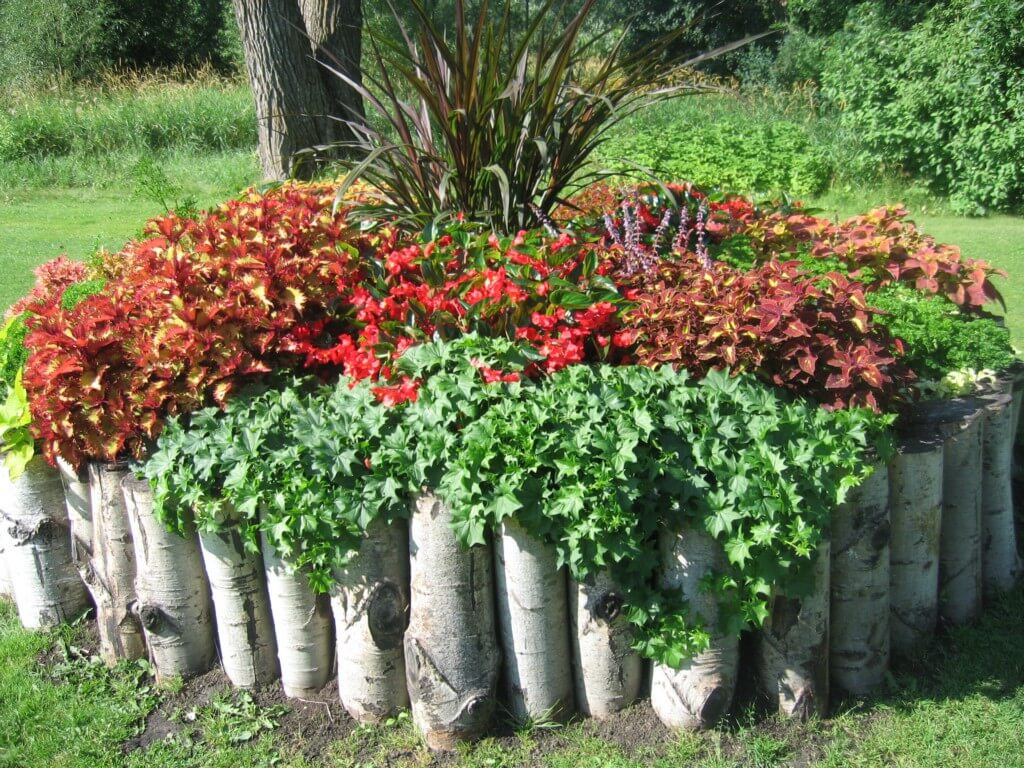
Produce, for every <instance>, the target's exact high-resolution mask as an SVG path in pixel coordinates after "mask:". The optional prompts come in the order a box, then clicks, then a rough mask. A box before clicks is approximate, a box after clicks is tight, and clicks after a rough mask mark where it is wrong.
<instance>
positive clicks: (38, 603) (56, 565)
mask: <svg viewBox="0 0 1024 768" xmlns="http://www.w3.org/2000/svg"><path fill="white" fill-rule="evenodd" d="M2 477H3V480H4V481H5V482H6V483H8V484H9V485H8V487H7V488H6V489H4V492H3V493H2V496H3V497H4V499H5V502H4V503H5V505H6V507H5V509H4V510H3V511H2V512H0V528H2V529H3V534H4V537H5V539H6V542H7V546H8V549H7V551H6V552H5V559H6V561H7V567H8V570H9V572H10V574H11V581H12V586H13V592H14V601H15V603H17V606H18V618H19V619H20V620H21V623H22V625H23V626H24V627H26V628H28V629H47V628H50V627H55V626H56V625H57V624H59V623H60V622H62V621H70V620H72V619H75V618H77V617H78V616H79V615H81V614H82V613H83V612H84V611H86V610H87V609H88V607H89V598H88V595H87V594H86V591H85V587H83V586H82V580H81V579H80V578H79V576H78V571H77V570H76V569H75V567H74V564H73V563H72V562H71V536H70V533H69V532H68V512H67V508H66V507H65V506H64V488H63V486H62V485H61V481H60V475H59V474H58V473H57V471H56V470H55V469H52V468H51V467H50V466H48V465H47V464H46V461H45V460H44V459H43V457H42V456H35V457H33V458H32V460H31V461H30V462H29V463H28V465H27V466H26V467H25V472H24V473H23V474H22V475H21V476H20V477H19V478H18V479H17V480H15V481H14V482H13V483H12V482H10V480H9V478H8V475H7V473H6V471H5V472H3V473H2Z"/></svg>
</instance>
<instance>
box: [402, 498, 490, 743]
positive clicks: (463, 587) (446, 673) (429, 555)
mask: <svg viewBox="0 0 1024 768" xmlns="http://www.w3.org/2000/svg"><path fill="white" fill-rule="evenodd" d="M451 523H452V510H451V509H450V508H449V506H448V505H447V504H446V503H444V502H443V501H442V500H441V499H440V498H438V497H437V496H435V495H434V494H433V493H430V492H422V493H418V494H417V495H416V496H415V498H414V499H413V502H412V520H411V523H410V526H409V552H410V556H411V560H410V603H411V605H410V616H409V628H408V630H407V631H406V633H405V666H406V677H407V681H408V686H409V698H410V701H411V703H412V718H413V722H414V723H415V724H416V727H417V728H418V729H419V731H420V733H422V734H423V736H424V739H425V741H426V743H427V746H428V747H429V748H430V749H434V750H444V751H450V750H453V749H455V748H456V746H457V744H458V743H459V742H460V741H468V740H472V739H475V738H477V737H479V736H481V735H483V734H484V733H486V732H487V731H489V730H490V729H491V728H492V727H493V726H494V723H495V714H496V705H497V698H496V688H497V683H498V674H499V672H500V667H501V653H500V651H499V650H498V642H497V637H496V633H495V620H494V583H493V578H492V573H493V571H492V563H491V559H492V558H491V548H490V546H489V545H486V544H480V545H476V546H474V547H470V548H469V550H468V551H467V550H466V549H464V548H463V547H462V546H461V545H460V544H459V542H458V540H457V539H456V537H455V532H454V531H453V530H452V525H451Z"/></svg>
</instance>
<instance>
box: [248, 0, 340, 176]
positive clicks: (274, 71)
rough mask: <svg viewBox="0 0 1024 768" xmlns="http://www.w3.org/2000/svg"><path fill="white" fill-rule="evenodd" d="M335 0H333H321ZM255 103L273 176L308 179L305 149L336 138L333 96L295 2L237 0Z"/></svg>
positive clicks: (310, 165) (266, 170)
mask: <svg viewBox="0 0 1024 768" xmlns="http://www.w3.org/2000/svg"><path fill="white" fill-rule="evenodd" d="M323 1H324V2H331V0H323ZM233 2H234V7H235V17H236V18H237V19H238V26H239V30H240V32H241V38H242V48H243V50H244V53H245V64H246V69H247V70H248V72H249V83H250V84H251V85H252V92H253V97H254V98H255V101H256V121H257V133H258V138H259V158H260V165H261V166H262V168H263V175H264V177H265V178H266V179H269V180H281V179H285V178H287V177H289V176H293V175H294V176H300V177H309V176H310V175H311V173H312V172H313V170H315V164H314V162H312V158H311V157H306V156H305V155H304V154H303V155H301V156H300V155H299V153H303V152H304V151H305V150H310V149H311V148H313V147H318V146H322V145H325V144H330V143H331V142H333V141H334V140H335V138H336V132H335V122H334V121H332V120H331V119H330V113H331V99H330V96H329V94H328V92H327V88H326V86H325V84H324V80H323V77H322V76H321V73H320V70H321V66H320V65H319V64H317V63H316V62H315V61H314V60H313V55H312V51H311V49H310V42H309V38H308V37H307V36H306V31H305V25H304V23H303V20H302V14H301V13H300V11H299V6H298V3H297V2H296V0H233Z"/></svg>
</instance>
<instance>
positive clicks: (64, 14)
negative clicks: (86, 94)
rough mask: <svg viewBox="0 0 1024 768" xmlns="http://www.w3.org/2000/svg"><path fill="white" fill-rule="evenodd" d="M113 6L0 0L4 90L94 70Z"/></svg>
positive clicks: (88, 0)
mask: <svg viewBox="0 0 1024 768" xmlns="http://www.w3.org/2000/svg"><path fill="white" fill-rule="evenodd" d="M111 11H112V9H111V6H110V3H109V2H106V1H105V0H99V1H98V2H97V0H60V2H54V0H4V2H0V83H3V85H0V90H9V89H14V88H21V89H26V88H34V87H38V86H44V85H51V84H53V83H57V82H66V81H71V80H77V79H79V78H83V77H89V76H92V75H96V74H97V73H98V72H99V71H100V70H101V69H102V62H103V60H104V53H105V50H106V47H107V44H108V40H109V38H108V35H107V25H108V24H109V23H110V20H111V17H112V13H111ZM2 133H3V132H2V129H0V136H2Z"/></svg>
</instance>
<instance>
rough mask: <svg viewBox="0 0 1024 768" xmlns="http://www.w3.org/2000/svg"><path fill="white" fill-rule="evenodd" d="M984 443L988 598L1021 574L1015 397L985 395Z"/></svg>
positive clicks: (984, 542)
mask: <svg viewBox="0 0 1024 768" xmlns="http://www.w3.org/2000/svg"><path fill="white" fill-rule="evenodd" d="M985 400H986V402H987V405H986V407H985V425H984V427H983V430H984V441H983V445H982V491H981V499H982V554H981V562H982V574H983V584H984V592H985V598H986V599H988V598H991V597H994V596H995V595H998V594H999V593H1000V592H1006V591H1008V590H1010V589H1013V586H1014V585H1015V584H1016V583H1017V579H1018V578H1019V577H1020V574H1021V561H1020V556H1019V554H1018V552H1017V534H1016V531H1015V529H1014V520H1013V489H1012V487H1011V479H1010V463H1011V455H1012V453H1013V400H1012V398H1011V397H1010V396H1009V395H990V396H988V397H986V398H985Z"/></svg>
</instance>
